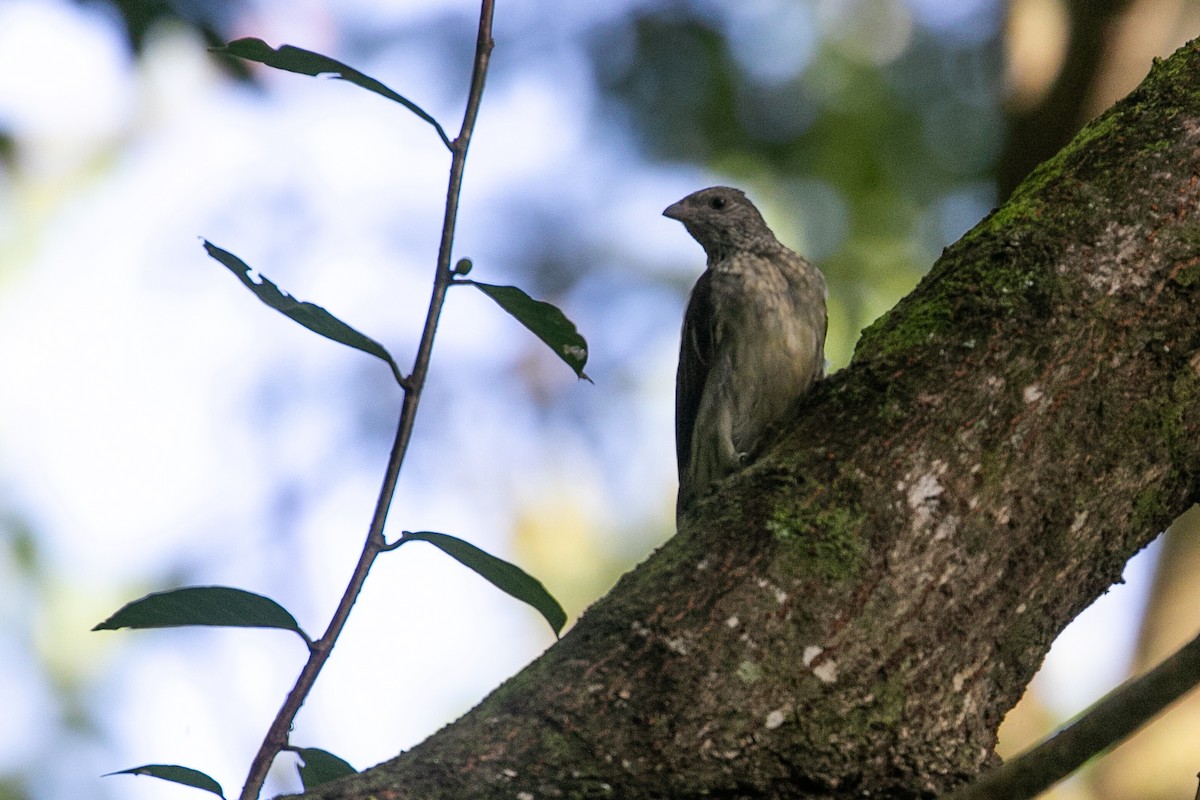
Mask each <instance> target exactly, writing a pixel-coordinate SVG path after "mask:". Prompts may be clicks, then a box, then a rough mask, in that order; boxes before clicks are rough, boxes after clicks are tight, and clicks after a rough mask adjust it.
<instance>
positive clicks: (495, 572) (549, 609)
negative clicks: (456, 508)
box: [401, 531, 567, 636]
mask: <svg viewBox="0 0 1200 800" xmlns="http://www.w3.org/2000/svg"><path fill="white" fill-rule="evenodd" d="M401 541H402V542H403V541H418V542H429V543H430V544H432V545H434V546H435V547H437V548H439V549H440V550H441V551H442V552H443V553H445V554H446V555H448V556H450V557H451V558H454V559H456V560H457V561H458V562H459V563H461V564H463V565H465V566H467V567H469V568H470V569H473V570H475V572H477V573H479V574H480V575H482V576H483V577H484V578H486V579H487V580H488V581H490V582H491V583H492V585H493V586H495V587H496V588H497V589H500V590H501V591H503V592H507V593H508V594H510V595H512V596H513V597H515V598H517V599H518V600H520V601H521V602H523V603H528V604H529V605H531V606H533V607H534V608H535V609H537V611H538V613H540V614H541V615H542V616H543V617H545V618H546V622H548V623H550V627H551V628H553V629H554V635H555V636H558V634H559V632H560V631H562V629H563V626H564V625H566V624H567V614H566V612H565V611H563V608H562V606H560V605H559V604H558V601H557V600H555V599H554V596H553V595H551V594H550V593H549V592H548V591H546V587H545V586H542V584H541V581H539V580H538V579H537V578H535V577H533V576H532V575H530V574H529V573H528V572H526V571H525V570H523V569H521V568H520V567H518V566H516V565H514V564H510V563H508V562H507V561H505V560H503V559H500V558H496V557H495V556H494V555H491V554H490V553H487V552H485V551H483V550H480V549H479V548H478V547H476V546H475V545H473V544H468V543H467V542H464V541H463V540H462V539H459V538H457V537H454V536H449V535H447V534H445V533H432V532H430V531H419V532H417V533H408V532H406V533H405V534H404V535H403V536H402V537H401Z"/></svg>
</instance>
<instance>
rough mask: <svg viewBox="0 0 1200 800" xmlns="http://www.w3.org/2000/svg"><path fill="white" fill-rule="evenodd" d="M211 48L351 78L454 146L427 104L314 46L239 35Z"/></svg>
mask: <svg viewBox="0 0 1200 800" xmlns="http://www.w3.org/2000/svg"><path fill="white" fill-rule="evenodd" d="M210 49H211V52H214V53H221V54H223V55H228V56H237V57H238V58H244V59H246V60H247V61H257V62H258V63H260V64H266V65H267V66H268V67H274V68H275V69H282V70H286V71H287V72H297V73H299V74H301V75H313V76H316V75H332V76H333V77H335V78H340V79H341V80H344V81H349V82H350V83H353V84H354V85H355V86H361V87H362V88H364V89H366V90H368V91H371V92H374V93H375V94H378V95H381V96H383V97H386V98H387V99H388V100H393V101H395V102H397V103H399V104H400V105H402V106H404V107H405V108H407V109H408V110H409V111H411V112H413V113H414V114H416V115H417V116H418V117H420V118H421V119H423V120H425V121H426V122H428V123H429V124H430V125H432V126H433V127H434V130H436V131H437V132H438V136H440V137H441V138H442V142H444V143H445V145H446V146H447V147H450V137H448V136H447V135H446V132H445V131H444V130H442V126H441V125H439V124H438V121H437V120H436V119H434V118H433V117H431V116H430V115H429V114H428V113H426V112H425V110H424V109H423V108H421V107H420V106H418V105H417V104H416V103H414V102H413V101H411V100H409V99H408V98H407V97H404V96H403V95H401V94H397V93H396V92H394V91H392V90H391V89H389V88H388V87H386V86H384V85H383V84H382V83H380V82H379V81H377V80H375V79H374V78H372V77H370V76H369V75H364V74H362V73H361V72H359V71H358V70H356V69H354V67H349V66H347V65H345V64H343V63H342V62H340V61H335V60H333V59H332V58H330V57H329V56H323V55H321V54H320V53H314V52H312V51H311V50H304V49H302V48H299V47H292V46H291V45H290V44H285V45H282V46H281V47H279V48H278V49H275V48H273V47H271V46H270V45H269V44H267V43H266V42H264V41H263V40H262V39H253V38H247V39H238V40H237V41H233V42H230V43H229V44H227V45H225V46H224V47H213V48H210Z"/></svg>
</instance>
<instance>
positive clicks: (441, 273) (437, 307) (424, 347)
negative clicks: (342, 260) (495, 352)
mask: <svg viewBox="0 0 1200 800" xmlns="http://www.w3.org/2000/svg"><path fill="white" fill-rule="evenodd" d="M493 7H494V0H482V6H481V9H480V12H479V37H478V40H477V41H476V46H475V66H474V70H473V72H472V75H471V88H470V92H469V94H468V96H467V107H466V112H465V113H464V114H463V124H462V129H461V131H460V133H459V134H458V137H457V138H456V139H455V140H454V141H453V142H452V143H450V151H451V161H450V180H449V187H448V189H447V191H446V213H445V217H444V218H443V221H442V239H441V244H440V246H439V248H438V259H437V270H436V272H435V273H434V278H433V292H432V295H431V297H430V300H429V312H428V313H427V314H426V317H425V327H424V329H423V331H422V333H421V341H420V344H419V346H418V347H417V355H416V358H415V360H414V363H413V369H412V372H411V373H410V374H409V375H408V377H407V379H406V380H405V381H404V382H403V388H404V402H403V404H402V406H401V409H400V421H399V424H398V425H397V428H396V439H395V441H394V442H393V444H392V452H391V455H390V456H389V458H388V464H387V471H386V472H385V474H384V478H383V486H382V487H380V490H379V499H378V500H377V501H376V504H375V514H374V516H373V517H372V519H371V526H370V529H369V530H368V532H367V540H366V543H365V544H364V545H363V550H362V554H361V555H360V556H359V558H358V564H357V565H356V566H355V567H354V572H353V574H352V575H351V577H350V582H349V584H348V585H347V586H346V591H345V592H344V593H343V595H342V599H341V601H340V602H339V603H338V607H337V610H336V611H334V614H333V618H332V619H331V620H330V622H329V626H328V628H326V630H325V635H324V636H322V637H321V638H320V639H318V640H317V641H315V642H313V644H312V647H311V648H310V653H309V658H308V662H307V663H306V664H305V665H304V669H303V670H301V672H300V676H299V677H298V678H297V679H296V684H295V686H293V687H292V690H291V691H290V692H288V696H287V699H286V700H285V701H284V703H283V706H282V707H281V708H280V709H279V713H278V714H277V715H276V716H275V720H274V721H273V722H272V723H271V727H270V728H268V729H267V734H266V736H265V737H264V738H263V742H262V745H261V746H260V747H259V750H258V752H257V753H256V754H255V756H254V760H253V761H252V762H251V764H250V772H249V774H248V775H247V777H246V783H245V785H244V786H243V787H242V793H241V795H240V800H257V798H258V796H259V794H260V793H261V792H262V787H263V784H264V783H265V782H266V779H267V772H268V771H269V770H270V768H271V764H272V763H273V762H274V761H275V758H276V756H278V755H279V753H280V751H281V750H283V749H284V748H286V747H288V746H289V742H288V732H289V731H290V730H291V727H292V723H293V721H294V720H295V718H296V714H297V713H299V711H300V706H302V705H303V704H304V700H305V698H307V697H308V693H309V691H311V689H312V687H313V684H314V683H315V682H316V679H317V675H318V674H320V672H321V668H322V667H323V666H324V665H325V662H326V660H328V658H329V655H330V653H331V652H332V651H333V646H334V644H335V643H336V642H337V639H338V636H339V635H341V632H342V629H343V628H344V627H345V625H346V620H347V619H348V618H349V616H350V610H351V609H352V608H353V607H354V603H355V601H356V600H357V599H358V595H359V592H361V591H362V586H363V583H364V582H365V581H366V579H367V574H368V573H369V572H370V570H371V565H372V564H373V563H374V561H375V558H376V556H378V555H379V553H380V552H382V551H384V550H385V549H388V547H387V543H386V541H385V540H384V536H383V528H384V524H385V523H386V522H387V515H388V510H389V508H390V507H391V503H392V496H393V495H394V494H395V490H396V482H397V481H398V480H399V478H400V467H401V465H402V464H403V462H404V455H405V453H406V452H407V450H408V443H409V440H410V439H411V438H412V430H413V423H414V422H415V420H416V415H417V406H418V405H419V403H420V400H421V391H422V389H423V388H424V386H425V378H426V377H427V375H428V373H429V359H430V355H431V353H432V352H433V338H434V335H435V334H436V333H437V325H438V319H439V318H440V317H441V313H442V306H443V304H444V303H445V299H446V288H447V286H449V284H450V280H451V278H452V277H453V272H452V271H451V269H450V254H451V249H452V247H453V244H454V228H455V224H456V221H457V219H458V201H459V195H460V193H461V191H462V179H463V168H464V166H465V165H466V160H467V148H468V147H469V145H470V142H471V134H472V133H473V132H474V130H475V119H476V117H477V116H478V114H479V102H480V99H481V98H482V96H483V86H484V81H485V79H486V77H487V68H488V61H489V60H490V57H491V53H492V45H493V42H492V12H493Z"/></svg>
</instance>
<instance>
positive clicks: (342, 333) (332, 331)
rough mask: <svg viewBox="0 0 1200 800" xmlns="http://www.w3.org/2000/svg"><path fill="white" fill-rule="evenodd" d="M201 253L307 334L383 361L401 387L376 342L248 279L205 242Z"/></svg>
mask: <svg viewBox="0 0 1200 800" xmlns="http://www.w3.org/2000/svg"><path fill="white" fill-rule="evenodd" d="M204 249H205V250H207V251H208V254H209V255H210V256H212V257H213V258H215V259H216V260H217V261H220V262H221V263H222V264H224V265H225V266H226V267H228V268H229V271H230V272H232V273H233V274H234V275H237V277H238V280H240V281H241V282H242V283H244V284H245V285H246V288H247V289H249V290H250V291H252V292H254V294H255V295H256V296H257V297H258V299H259V300H261V301H263V302H264V303H266V304H267V305H269V306H270V307H271V308H273V309H275V310H276V311H278V312H280V313H281V314H283V315H285V316H287V317H290V318H291V319H293V320H295V321H296V322H299V323H300V324H301V325H303V326H304V327H306V328H308V329H309V330H310V331H313V332H314V333H319V334H321V335H322V336H324V337H325V338H326V339H332V340H333V341H335V342H339V343H340V344H344V345H347V346H349V347H353V348H354V349H355V350H361V351H362V352H364V353H369V354H371V355H373V356H375V357H376V358H381V359H383V360H384V361H385V362H387V365H388V366H389V367H391V368H392V374H393V375H395V376H396V380H397V381H398V382H399V383H401V384H403V383H404V379H403V378H402V377H401V375H400V367H399V366H398V365H397V364H396V361H395V359H393V358H392V354H391V353H389V352H388V351H387V350H385V349H384V347H383V345H381V344H380V343H379V342H377V341H375V340H374V339H372V338H371V337H369V336H366V335H364V334H362V333H359V332H358V331H356V330H355V329H354V328H351V327H350V326H349V325H347V324H346V323H344V322H342V321H341V320H340V319H338V318H337V317H335V316H334V315H333V314H330V313H329V312H328V311H326V310H325V309H323V308H321V307H320V306H318V305H314V304H312V303H305V302H302V301H300V300H297V299H296V298H294V297H292V296H291V295H290V294H288V293H287V292H284V291H281V290H280V289H279V287H278V286H276V285H275V284H274V283H272V282H271V281H269V280H267V278H266V276H264V275H261V274H260V275H259V276H258V278H259V280H257V281H255V280H254V278H252V277H251V276H250V273H251V269H250V266H249V265H248V264H247V263H246V262H245V261H242V260H241V259H240V258H238V257H237V256H235V255H234V254H233V253H230V252H228V251H227V250H222V249H221V248H219V247H217V246H216V245H215V244H213V243H212V242H209V241H208V240H205V242H204Z"/></svg>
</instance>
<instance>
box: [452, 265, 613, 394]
mask: <svg viewBox="0 0 1200 800" xmlns="http://www.w3.org/2000/svg"><path fill="white" fill-rule="evenodd" d="M463 283H470V284H472V285H473V286H475V287H476V288H477V289H479V291H481V292H483V293H484V294H486V295H487V296H488V297H490V298H492V299H493V300H495V301H496V303H497V304H499V306H500V307H501V308H503V309H504V310H505V311H507V312H508V313H509V314H512V315H513V316H514V317H516V319H517V321H518V322H520V323H521V324H522V325H524V326H525V327H526V328H528V329H529V330H531V331H533V333H534V335H535V336H537V337H538V338H539V339H541V340H542V341H543V342H545V343H546V344H548V345H550V349H551V350H553V351H554V352H555V353H556V354H558V357H559V358H561V359H562V360H563V361H565V362H566V363H567V366H569V367H570V368H571V369H573V370H575V374H576V375H578V376H579V377H580V378H583V379H584V380H587V381H590V380H591V378H589V377H588V376H587V375H586V374H584V371H583V368H584V366H585V365H586V364H587V360H588V347H587V340H585V339H584V338H583V337H582V336H580V335H579V331H577V330H576V329H575V323H573V322H571V320H569V319H567V317H566V316H565V315H564V314H563V313H562V312H561V311H559V310H558V308H557V307H556V306H553V305H551V304H550V303H545V302H542V301H541V300H534V299H533V298H532V297H530V296H529V295H527V294H525V292H523V291H521V290H520V289H518V288H517V287H515V286H493V285H492V284H490V283H480V282H479V281H463Z"/></svg>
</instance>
